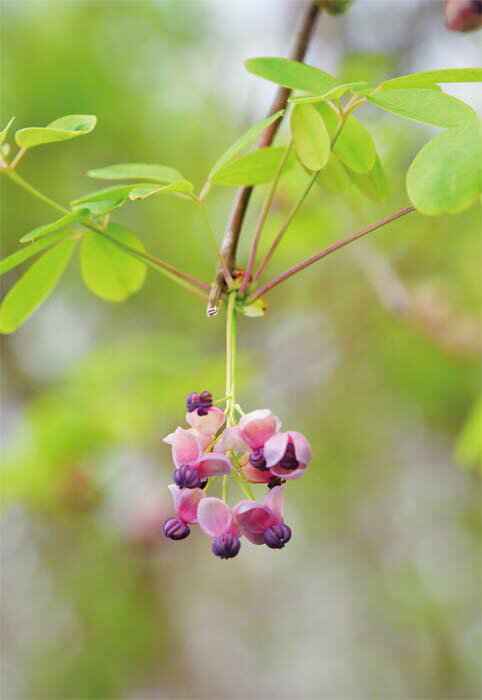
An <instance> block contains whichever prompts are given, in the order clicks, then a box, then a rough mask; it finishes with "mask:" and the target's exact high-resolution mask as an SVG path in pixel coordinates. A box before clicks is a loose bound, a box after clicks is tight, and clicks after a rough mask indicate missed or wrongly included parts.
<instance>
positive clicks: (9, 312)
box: [0, 240, 75, 333]
mask: <svg viewBox="0 0 482 700" xmlns="http://www.w3.org/2000/svg"><path fill="white" fill-rule="evenodd" d="M74 246H75V240H67V241H62V242H60V243H58V244H57V245H55V246H54V247H53V248H52V249H51V250H48V251H47V252H46V253H44V254H43V255H42V257H41V258H40V259H39V260H37V261H36V262H34V263H33V265H32V266H31V267H30V268H29V269H28V270H27V272H26V273H25V274H24V275H23V276H22V277H21V278H20V279H19V280H18V282H16V283H15V284H14V285H13V287H12V288H11V289H10V291H9V292H8V294H7V296H6V297H5V299H4V300H3V302H2V305H1V307H0V331H1V332H2V333H12V332H13V331H14V330H16V329H17V328H18V327H19V326H20V325H21V324H22V323H23V322H24V321H25V320H26V319H27V318H28V317H29V316H30V314H32V313H33V312H34V311H35V309H36V308H37V307H38V306H40V304H41V303H42V302H43V301H45V299H46V298H47V297H48V295H49V294H50V293H51V292H52V290H53V289H54V287H55V285H56V284H57V282H58V281H59V279H60V277H61V275H62V273H63V271H64V270H65V267H66V266H67V263H68V262H69V260H70V258H71V256H72V253H73V251H74Z"/></svg>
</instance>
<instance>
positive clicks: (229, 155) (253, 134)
mask: <svg viewBox="0 0 482 700" xmlns="http://www.w3.org/2000/svg"><path fill="white" fill-rule="evenodd" d="M283 112H284V109H280V110H279V112H276V113H275V114H272V115H271V116H270V117H268V118H267V119H264V120H263V121H262V122H258V123H257V124H253V126H252V127H251V128H250V129H248V131H246V132H245V133H244V134H243V135H242V136H240V137H239V139H238V140H237V141H235V142H234V143H233V144H232V145H231V146H230V147H229V148H228V149H227V151H225V152H224V153H223V155H222V156H221V157H220V158H219V159H218V160H217V161H216V163H215V164H214V165H213V167H212V168H211V170H210V172H209V176H208V178H209V180H213V178H214V176H215V175H216V173H218V172H219V171H220V170H221V168H222V167H223V166H224V165H226V163H229V162H230V161H232V160H233V158H235V157H236V156H237V155H238V153H241V151H244V149H245V148H247V147H248V146H249V145H251V144H252V143H254V141H256V139H257V138H258V136H261V134H262V133H263V131H265V129H267V127H268V126H269V125H270V124H272V123H273V122H275V121H276V120H277V119H279V118H280V117H281V115H282V114H283Z"/></svg>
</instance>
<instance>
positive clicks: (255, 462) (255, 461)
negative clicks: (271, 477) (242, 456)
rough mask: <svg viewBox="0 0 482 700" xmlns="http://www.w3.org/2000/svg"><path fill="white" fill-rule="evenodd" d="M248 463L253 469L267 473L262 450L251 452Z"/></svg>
mask: <svg viewBox="0 0 482 700" xmlns="http://www.w3.org/2000/svg"><path fill="white" fill-rule="evenodd" d="M249 463H250V464H251V466H252V467H254V468H255V469H259V470H260V471H262V472H265V471H267V469H268V467H267V466H266V460H265V458H264V453H263V448H260V449H259V450H253V452H251V454H250V455H249Z"/></svg>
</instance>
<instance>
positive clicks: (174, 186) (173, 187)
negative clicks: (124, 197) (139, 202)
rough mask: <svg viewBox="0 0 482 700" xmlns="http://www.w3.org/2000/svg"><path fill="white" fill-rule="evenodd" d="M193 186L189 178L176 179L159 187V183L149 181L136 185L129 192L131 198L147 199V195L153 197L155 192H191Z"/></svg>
mask: <svg viewBox="0 0 482 700" xmlns="http://www.w3.org/2000/svg"><path fill="white" fill-rule="evenodd" d="M193 187H194V186H193V184H192V182H189V180H175V181H174V182H171V183H170V184H169V185H164V187H159V185H154V184H151V183H149V184H146V185H139V186H138V187H135V188H134V189H133V190H132V191H131V192H129V199H132V200H135V199H146V198H147V197H151V196H152V195H153V194H174V195H175V194H179V193H183V194H191V192H192V191H193Z"/></svg>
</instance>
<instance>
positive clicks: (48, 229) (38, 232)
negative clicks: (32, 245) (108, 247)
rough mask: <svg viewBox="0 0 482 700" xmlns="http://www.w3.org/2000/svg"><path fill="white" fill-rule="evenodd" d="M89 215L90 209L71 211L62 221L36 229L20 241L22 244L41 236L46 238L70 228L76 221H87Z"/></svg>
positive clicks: (58, 220)
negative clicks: (60, 230) (55, 232)
mask: <svg viewBox="0 0 482 700" xmlns="http://www.w3.org/2000/svg"><path fill="white" fill-rule="evenodd" d="M89 214H90V211H89V210H88V209H76V210H75V211H71V212H70V213H69V214H66V215H65V216H62V217H61V218H60V219H57V221H53V222H52V223H51V224H47V225H46V226H39V228H34V230H33V231H30V232H29V233H26V234H25V236H22V238H21V239H20V243H27V242H29V241H35V240H36V239H37V238H40V237H41V236H45V235H47V234H48V233H53V232H54V231H58V230H59V229H60V228H65V227H66V226H69V224H73V223H75V222H76V221H80V220H81V219H85V218H86V217H87V216H89Z"/></svg>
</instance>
